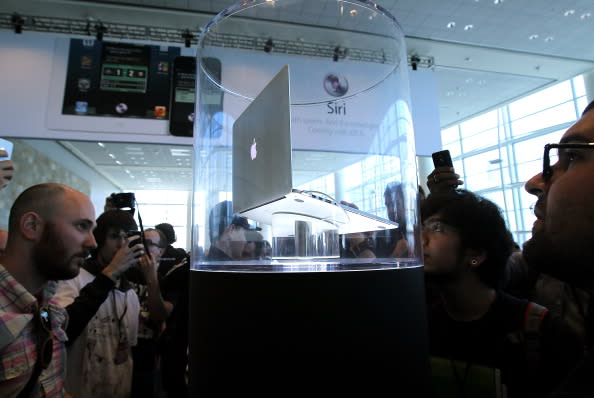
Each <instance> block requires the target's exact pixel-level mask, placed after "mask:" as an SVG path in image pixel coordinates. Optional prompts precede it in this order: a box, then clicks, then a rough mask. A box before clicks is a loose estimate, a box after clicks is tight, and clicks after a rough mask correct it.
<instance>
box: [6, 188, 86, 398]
mask: <svg viewBox="0 0 594 398" xmlns="http://www.w3.org/2000/svg"><path fill="white" fill-rule="evenodd" d="M8 223H9V226H8V230H9V234H8V243H7V247H6V251H5V252H4V254H3V255H2V256H0V396H1V397H6V398H8V397H19V398H20V397H63V396H64V376H65V374H64V373H65V369H66V367H65V365H66V363H65V362H66V351H65V347H64V341H65V340H66V334H65V333H64V330H63V327H64V324H65V321H66V312H65V310H64V309H62V308H60V307H59V306H58V305H57V303H56V302H55V301H54V299H53V296H54V293H55V288H56V283H55V282H53V281H56V280H62V279H70V278H73V277H75V276H76V275H78V273H79V269H80V266H81V265H82V264H83V262H84V260H85V258H86V257H87V256H88V255H89V251H90V250H91V249H93V248H94V247H96V245H97V244H96V242H95V238H94V237H93V233H92V231H93V228H94V226H95V209H94V207H93V204H92V203H91V201H90V200H89V198H88V197H87V196H86V195H85V194H83V193H81V192H79V191H76V190H74V189H72V188H70V187H68V186H65V185H61V184H55V183H46V184H39V185H35V186H33V187H30V188H28V189H26V190H25V191H24V192H23V193H21V195H19V197H18V198H17V199H16V200H15V202H14V204H13V206H12V208H11V210H10V215H9V221H8Z"/></svg>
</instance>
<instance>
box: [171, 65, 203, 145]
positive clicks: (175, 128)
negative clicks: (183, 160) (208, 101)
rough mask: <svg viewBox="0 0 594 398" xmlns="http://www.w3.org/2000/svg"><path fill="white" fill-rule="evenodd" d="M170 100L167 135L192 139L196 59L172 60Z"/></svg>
mask: <svg viewBox="0 0 594 398" xmlns="http://www.w3.org/2000/svg"><path fill="white" fill-rule="evenodd" d="M170 98H171V99H170V101H171V103H170V105H169V109H170V110H171V114H170V117H169V133H171V135H175V136H182V137H192V136H193V135H194V119H195V114H194V108H195V104H196V58H194V57H175V59H174V60H173V73H172V75H171V95H170Z"/></svg>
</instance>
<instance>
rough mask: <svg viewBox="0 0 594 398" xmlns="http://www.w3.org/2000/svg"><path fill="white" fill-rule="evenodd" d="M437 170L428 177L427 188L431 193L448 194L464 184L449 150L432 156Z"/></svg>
mask: <svg viewBox="0 0 594 398" xmlns="http://www.w3.org/2000/svg"><path fill="white" fill-rule="evenodd" d="M432 158H433V165H434V166H435V169H434V170H433V171H432V172H431V173H430V174H429V175H428V176H427V188H429V192H430V193H438V192H448V191H451V190H454V189H456V188H458V187H459V186H460V185H462V184H463V182H462V180H460V176H459V175H458V174H456V171H455V170H454V165H453V163H452V158H451V156H450V151H448V150H447V149H445V150H443V151H439V152H434V153H433V154H432Z"/></svg>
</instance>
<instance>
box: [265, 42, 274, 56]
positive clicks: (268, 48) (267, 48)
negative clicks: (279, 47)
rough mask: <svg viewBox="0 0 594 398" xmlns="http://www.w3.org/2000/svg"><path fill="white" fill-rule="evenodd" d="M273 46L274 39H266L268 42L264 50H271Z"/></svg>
mask: <svg viewBox="0 0 594 398" xmlns="http://www.w3.org/2000/svg"><path fill="white" fill-rule="evenodd" d="M272 47H274V43H273V42H272V39H268V41H266V44H265V45H264V52H267V53H269V52H271V51H272Z"/></svg>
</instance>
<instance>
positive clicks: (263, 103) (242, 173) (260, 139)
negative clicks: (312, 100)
mask: <svg viewBox="0 0 594 398" xmlns="http://www.w3.org/2000/svg"><path fill="white" fill-rule="evenodd" d="M289 98H290V89H289V65H285V66H284V67H283V68H282V69H281V70H280V72H278V74H277V75H276V76H275V77H274V78H273V79H272V80H271V81H270V82H269V83H268V84H267V85H266V87H264V89H263V90H262V91H261V92H260V94H259V95H258V96H257V97H256V98H255V99H254V100H253V101H252V103H251V104H250V105H249V106H248V107H247V108H246V109H245V111H243V113H242V114H241V115H240V116H239V117H238V118H237V120H236V121H235V123H234V125H233V150H232V151H233V159H232V162H233V166H232V169H233V211H234V212H235V213H241V212H244V211H246V210H248V209H252V208H255V207H258V206H261V205H262V204H265V203H268V202H270V201H273V200H276V199H278V198H280V197H282V196H284V195H286V194H288V193H289V192H291V188H292V186H293V180H292V167H291V110H290V109H291V107H290V100H289Z"/></svg>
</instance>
